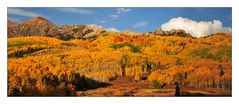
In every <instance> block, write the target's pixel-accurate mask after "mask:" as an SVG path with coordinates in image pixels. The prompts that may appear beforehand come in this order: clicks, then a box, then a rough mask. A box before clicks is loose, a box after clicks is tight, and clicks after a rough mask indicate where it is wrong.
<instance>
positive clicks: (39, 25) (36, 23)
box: [14, 17, 56, 36]
mask: <svg viewBox="0 0 239 104" xmlns="http://www.w3.org/2000/svg"><path fill="white" fill-rule="evenodd" d="M55 26H56V25H55V24H53V23H52V22H50V21H48V20H47V19H45V18H43V17H34V18H31V19H29V20H27V21H24V22H22V23H20V24H18V25H17V26H16V27H15V30H16V32H17V33H16V34H14V36H32V35H34V36H45V35H46V34H48V32H49V30H50V28H52V27H55Z"/></svg>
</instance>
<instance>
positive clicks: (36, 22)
mask: <svg viewBox="0 0 239 104" xmlns="http://www.w3.org/2000/svg"><path fill="white" fill-rule="evenodd" d="M111 33H114V31H111V30H109V29H106V28H104V27H102V26H98V25H94V24H88V25H85V24H83V25H63V26H57V25H55V24H54V23H52V22H50V21H49V20H47V19H45V18H43V17H34V18H31V19H29V20H27V21H24V22H22V23H20V24H17V25H16V24H15V23H14V22H12V21H8V37H19V36H49V37H56V38H59V39H62V40H69V39H88V38H96V37H97V36H99V35H108V34H111ZM118 33H121V34H127V35H131V36H138V35H160V36H180V37H192V36H191V35H190V34H189V33H186V32H185V31H184V30H181V29H178V30H175V29H173V30H171V31H163V30H161V29H157V30H154V31H152V32H147V33H141V32H136V31H133V30H131V29H127V30H124V31H121V32H118Z"/></svg>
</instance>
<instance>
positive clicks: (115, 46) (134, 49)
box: [110, 42, 141, 53]
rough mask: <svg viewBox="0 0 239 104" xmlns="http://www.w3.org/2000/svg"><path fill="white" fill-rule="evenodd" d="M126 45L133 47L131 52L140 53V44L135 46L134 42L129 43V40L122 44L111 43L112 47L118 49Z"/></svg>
mask: <svg viewBox="0 0 239 104" xmlns="http://www.w3.org/2000/svg"><path fill="white" fill-rule="evenodd" d="M125 46H128V47H130V48H131V52H133V53H140V52H141V51H140V47H139V46H135V45H133V44H129V43H128V42H124V43H120V44H114V43H113V44H111V46H110V47H111V48H114V49H118V48H122V47H125Z"/></svg>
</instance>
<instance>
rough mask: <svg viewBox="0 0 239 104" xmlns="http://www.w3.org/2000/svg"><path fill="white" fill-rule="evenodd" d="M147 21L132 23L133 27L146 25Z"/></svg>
mask: <svg viewBox="0 0 239 104" xmlns="http://www.w3.org/2000/svg"><path fill="white" fill-rule="evenodd" d="M147 25H148V23H147V22H145V21H140V22H137V23H135V24H134V26H133V28H139V27H144V26H147Z"/></svg>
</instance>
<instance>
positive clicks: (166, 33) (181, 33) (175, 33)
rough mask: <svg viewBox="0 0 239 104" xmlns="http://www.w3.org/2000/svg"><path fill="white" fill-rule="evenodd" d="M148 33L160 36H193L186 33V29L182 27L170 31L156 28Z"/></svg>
mask: <svg viewBox="0 0 239 104" xmlns="http://www.w3.org/2000/svg"><path fill="white" fill-rule="evenodd" d="M145 34H147V35H150V34H151V35H160V36H180V37H188V38H189V37H190V38H191V37H192V35H191V34H189V33H186V31H184V30H182V29H177V30H176V29H172V30H170V31H163V30H161V29H157V30H154V31H152V32H148V33H145Z"/></svg>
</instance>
